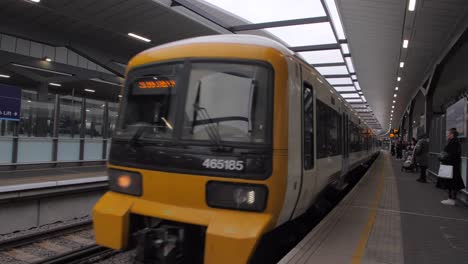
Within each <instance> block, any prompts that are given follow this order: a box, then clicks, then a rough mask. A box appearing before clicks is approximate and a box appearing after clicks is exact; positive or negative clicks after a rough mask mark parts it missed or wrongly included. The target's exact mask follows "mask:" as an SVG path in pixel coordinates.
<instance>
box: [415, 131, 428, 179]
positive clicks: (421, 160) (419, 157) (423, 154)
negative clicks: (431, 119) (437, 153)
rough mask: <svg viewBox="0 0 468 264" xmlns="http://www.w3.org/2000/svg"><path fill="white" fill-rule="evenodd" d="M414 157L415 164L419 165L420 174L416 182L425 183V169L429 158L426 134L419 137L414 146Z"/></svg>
mask: <svg viewBox="0 0 468 264" xmlns="http://www.w3.org/2000/svg"><path fill="white" fill-rule="evenodd" d="M414 159H415V162H416V165H417V166H419V172H420V176H419V179H417V181H418V182H422V183H426V182H427V181H426V169H427V163H428V159H429V143H428V142H427V139H426V135H421V137H419V140H418V142H417V143H416V146H415V147H414Z"/></svg>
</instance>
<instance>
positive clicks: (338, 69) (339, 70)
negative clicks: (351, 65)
mask: <svg viewBox="0 0 468 264" xmlns="http://www.w3.org/2000/svg"><path fill="white" fill-rule="evenodd" d="M315 69H316V70H317V71H318V72H320V74H322V75H330V74H349V73H348V69H347V68H346V66H331V67H315Z"/></svg>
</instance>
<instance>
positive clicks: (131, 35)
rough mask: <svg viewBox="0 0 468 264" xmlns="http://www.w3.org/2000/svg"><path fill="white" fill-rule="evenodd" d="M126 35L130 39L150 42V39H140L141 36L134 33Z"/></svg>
mask: <svg viewBox="0 0 468 264" xmlns="http://www.w3.org/2000/svg"><path fill="white" fill-rule="evenodd" d="M128 35H129V36H130V37H133V38H136V39H139V40H143V41H144V42H151V39H148V38H145V37H142V36H139V35H137V34H135V33H128Z"/></svg>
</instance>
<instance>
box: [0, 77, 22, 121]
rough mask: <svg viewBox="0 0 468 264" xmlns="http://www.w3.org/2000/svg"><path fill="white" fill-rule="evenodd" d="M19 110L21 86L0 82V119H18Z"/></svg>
mask: <svg viewBox="0 0 468 264" xmlns="http://www.w3.org/2000/svg"><path fill="white" fill-rule="evenodd" d="M20 111H21V88H19V87H16V86H11V85H4V84H0V120H1V119H3V120H13V121H19V120H20V116H21V113H20Z"/></svg>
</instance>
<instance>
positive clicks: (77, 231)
mask: <svg viewBox="0 0 468 264" xmlns="http://www.w3.org/2000/svg"><path fill="white" fill-rule="evenodd" d="M115 253H117V251H114V250H111V249H107V248H104V247H101V246H98V245H96V244H95V242H94V236H93V232H92V224H91V221H85V222H81V223H76V224H72V225H67V226H63V227H58V228H54V229H50V230H46V231H41V232H37V233H33V234H29V235H25V236H20V237H16V238H11V239H7V240H3V241H0V263H11V264H32V263H34V264H38V263H43V264H55V263H67V264H69V263H70V264H72V263H93V262H95V261H98V260H101V259H103V258H105V257H108V256H110V255H113V254H115Z"/></svg>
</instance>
